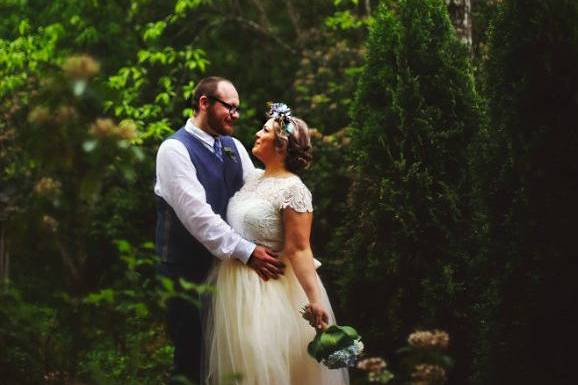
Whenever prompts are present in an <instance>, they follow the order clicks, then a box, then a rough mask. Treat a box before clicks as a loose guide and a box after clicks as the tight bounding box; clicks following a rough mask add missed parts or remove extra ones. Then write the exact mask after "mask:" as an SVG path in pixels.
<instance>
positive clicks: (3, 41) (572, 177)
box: [0, 0, 578, 385]
mask: <svg viewBox="0 0 578 385" xmlns="http://www.w3.org/2000/svg"><path fill="white" fill-rule="evenodd" d="M0 15H1V17H0V116H1V118H0V175H1V182H0V384H2V385H16V384H18V385H29V384H30V385H32V384H123V385H127V384H160V383H164V382H165V381H166V380H167V378H168V372H169V370H170V365H171V357H172V348H171V347H170V345H169V344H168V341H167V337H166V335H165V332H164V328H163V314H164V310H163V306H164V303H165V300H166V299H167V298H169V297H171V296H183V297H188V298H193V297H194V295H195V293H197V292H199V291H200V292H203V291H206V290H209V289H208V288H206V287H204V286H199V285H194V284H190V285H184V286H183V287H180V288H176V287H174V285H173V284H172V282H171V281H168V280H163V279H161V278H160V277H158V276H157V275H156V274H155V269H154V265H155V263H156V257H155V255H154V245H153V243H152V242H153V240H154V224H155V207H154V198H153V183H154V167H155V155H156V150H157V149H158V146H159V144H160V143H161V142H162V140H163V139H164V138H166V137H167V136H169V135H171V133H172V132H173V131H175V130H177V129H178V128H180V127H182V126H183V125H184V123H185V121H186V119H187V118H188V117H189V116H191V114H192V110H191V95H192V91H193V89H194V87H195V85H196V82H197V81H198V80H200V79H201V78H203V77H205V76H209V75H220V76H224V77H226V78H228V79H230V80H232V82H233V83H234V84H235V85H236V87H237V89H238V91H239V94H240V98H241V107H242V110H243V113H242V114H241V119H240V120H239V121H238V124H237V127H236V136H237V137H238V138H239V139H240V140H241V141H242V142H243V143H244V144H245V145H246V146H247V147H248V148H250V147H251V146H252V142H253V137H254V134H255V132H256V131H257V130H258V129H259V128H260V127H261V126H262V124H263V122H264V121H265V116H264V112H265V104H266V102H267V101H283V102H285V103H287V104H288V105H290V106H291V107H292V108H293V111H294V115H296V116H299V117H301V118H303V119H304V120H305V121H307V122H308V124H309V126H310V127H311V128H312V129H313V130H312V136H313V146H314V163H313V165H312V167H311V168H310V169H309V170H308V171H307V172H306V174H305V175H304V176H303V179H304V180H305V182H306V184H307V185H308V186H309V188H310V189H311V190H312V192H313V197H314V206H315V222H314V229H313V247H314V252H315V255H316V257H317V258H318V259H319V260H321V261H322V263H323V266H322V267H321V268H320V269H319V273H320V275H321V276H322V278H323V280H324V282H325V283H326V286H327V288H328V291H329V293H330V297H331V298H332V301H333V304H334V308H335V310H336V313H337V318H338V320H339V321H340V323H342V324H349V325H352V326H354V327H356V328H357V330H358V331H359V332H360V334H361V335H362V336H363V340H364V343H365V348H366V352H367V355H368V356H376V357H382V358H384V359H385V361H386V362H387V365H388V370H391V371H392V373H395V377H393V378H391V377H390V376H384V375H382V376H380V375H377V374H380V373H381V374H383V369H376V370H374V371H373V372H371V371H370V373H368V372H367V370H366V368H365V369H364V368H359V369H352V370H351V373H352V383H353V384H365V383H369V382H371V381H372V382H381V383H386V382H390V383H392V384H393V383H397V384H402V383H413V384H442V383H449V384H456V385H457V384H460V385H461V384H472V385H474V384H476V385H482V384H483V385H486V384H554V383H555V384H562V383H570V381H572V379H573V377H572V376H571V375H570V368H572V362H571V359H572V354H571V353H570V352H571V351H572V350H573V349H574V347H575V346H576V345H575V344H574V343H573V340H575V338H574V339H573V338H572V337H571V334H572V332H571V327H573V326H574V325H575V324H576V323H575V320H574V319H573V318H571V314H572V311H571V309H572V308H573V307H575V306H576V303H577V301H576V293H578V290H577V287H576V284H575V283H574V282H575V281H576V279H575V276H576V273H577V272H578V271H577V270H578V269H577V265H576V259H575V257H576V247H575V245H574V242H572V240H573V239H574V238H575V237H576V225H575V218H576V217H577V214H578V204H577V203H576V196H577V195H576V194H577V193H578V162H577V159H576V154H577V151H578V138H577V136H578V126H577V124H578V123H577V122H578V23H576V21H577V20H578V3H577V2H576V1H575V0H551V1H543V0H542V1H538V0H526V1H522V0H501V1H500V0H397V1H394V0H383V1H378V0H306V1H305V0H284V1H273V0H166V1H155V0H66V1H65V0H54V1H44V0H0ZM297 310H298V309H296V311H297ZM435 329H443V330H445V331H447V332H448V333H449V336H450V343H449V347H447V349H446V345H447V344H445V343H444V344H442V345H443V346H442V348H443V349H441V350H443V353H442V352H441V351H440V352H437V351H435V352H434V350H436V349H433V350H432V349H430V350H429V351H427V352H425V353H424V352H423V351H417V350H415V348H416V346H418V345H419V343H417V344H416V343H415V338H414V339H411V338H410V339H409V341H408V340H407V336H408V334H410V333H412V332H414V331H416V330H418V331H419V330H435ZM280 332H282V331H280ZM414 336H415V335H414ZM404 346H405V347H406V348H403V347H404ZM438 347H439V346H438ZM422 348H423V346H422ZM400 349H401V350H400ZM407 349H409V351H412V352H413V353H412V357H413V358H411V359H409V360H408V359H407V355H408V350H407ZM412 349H414V350H412ZM418 350H419V349H418ZM426 350H427V349H426ZM432 352H433V353H432ZM426 353H427V354H426ZM434 353H435V354H434ZM449 357H451V358H452V359H450V358H449ZM424 363H425V364H428V365H432V366H433V367H434V369H436V368H437V369H436V370H437V372H436V371H435V370H434V372H435V373H434V374H432V371H429V372H428V371H425V372H424V371H423V370H422V372H419V370H417V371H416V370H415V368H416V366H415V365H416V364H422V365H423V364H424ZM421 368H422V369H423V366H422V367H421ZM438 369H441V371H440V370H438ZM372 373H373V374H372ZM376 373H377V374H376ZM420 373H421V374H420ZM368 374H369V377H368Z"/></svg>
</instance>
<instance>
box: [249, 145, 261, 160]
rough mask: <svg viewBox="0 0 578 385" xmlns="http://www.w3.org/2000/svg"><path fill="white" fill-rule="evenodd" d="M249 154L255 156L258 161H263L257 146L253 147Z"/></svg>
mask: <svg viewBox="0 0 578 385" xmlns="http://www.w3.org/2000/svg"><path fill="white" fill-rule="evenodd" d="M251 153H252V154H253V155H254V156H255V158H257V159H259V160H260V161H263V159H261V153H260V151H259V148H258V147H257V146H253V148H252V149H251Z"/></svg>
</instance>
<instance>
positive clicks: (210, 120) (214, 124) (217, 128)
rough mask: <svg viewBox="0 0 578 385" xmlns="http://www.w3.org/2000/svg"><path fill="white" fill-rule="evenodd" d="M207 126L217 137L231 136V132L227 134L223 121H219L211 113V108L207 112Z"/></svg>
mask: <svg viewBox="0 0 578 385" xmlns="http://www.w3.org/2000/svg"><path fill="white" fill-rule="evenodd" d="M207 124H208V125H209V128H210V129H211V131H213V132H214V133H216V134H218V135H231V134H232V132H229V131H228V130H227V129H226V128H225V127H224V125H223V121H221V120H219V119H218V118H217V117H216V116H215V114H214V113H213V108H212V107H211V108H209V110H208V111H207Z"/></svg>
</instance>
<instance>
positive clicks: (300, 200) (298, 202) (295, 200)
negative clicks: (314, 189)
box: [279, 179, 313, 213]
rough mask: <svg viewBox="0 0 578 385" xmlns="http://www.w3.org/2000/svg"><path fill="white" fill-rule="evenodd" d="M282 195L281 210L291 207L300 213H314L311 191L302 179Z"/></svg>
mask: <svg viewBox="0 0 578 385" xmlns="http://www.w3.org/2000/svg"><path fill="white" fill-rule="evenodd" d="M282 195H283V196H282V199H281V204H280V207H279V208H280V209H281V210H283V209H285V208H287V207H290V208H292V209H293V210H295V211H297V212H299V213H305V212H312V211H313V203H312V197H311V191H309V189H308V188H307V186H305V184H304V183H303V182H302V181H301V180H300V179H297V180H296V182H295V183H292V184H291V185H290V186H288V187H287V189H286V190H285V191H284V192H283V194H282Z"/></svg>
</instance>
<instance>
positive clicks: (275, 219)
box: [206, 103, 349, 385]
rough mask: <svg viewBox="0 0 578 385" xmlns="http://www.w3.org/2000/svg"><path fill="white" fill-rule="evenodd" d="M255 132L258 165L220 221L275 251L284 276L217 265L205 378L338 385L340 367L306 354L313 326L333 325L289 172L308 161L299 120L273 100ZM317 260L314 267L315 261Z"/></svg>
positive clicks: (300, 192) (302, 196)
mask: <svg viewBox="0 0 578 385" xmlns="http://www.w3.org/2000/svg"><path fill="white" fill-rule="evenodd" d="M269 117H270V119H269V120H268V121H267V122H266V123H265V125H264V126H263V128H262V129H261V130H260V131H259V132H257V134H256V141H255V145H254V147H253V150H252V151H253V154H254V155H255V156H256V157H257V158H258V159H259V160H261V161H262V162H263V163H264V165H265V170H258V171H257V172H256V173H255V175H253V176H252V177H251V178H249V180H247V181H246V183H245V185H244V186H243V188H242V189H241V190H240V191H239V192H237V194H235V195H234V196H233V197H232V198H231V200H230V201H229V206H228V210H227V220H228V222H229V224H230V225H231V226H232V227H233V228H234V229H235V230H236V231H237V232H239V234H241V235H242V236H243V237H244V238H245V239H250V240H253V241H255V242H256V243H258V244H262V245H264V246H267V247H269V248H271V249H272V250H275V251H278V252H279V255H280V258H281V259H282V260H283V261H284V262H285V264H286V266H287V267H286V270H285V275H284V276H283V277H281V278H280V279H278V280H269V281H264V280H263V279H261V278H260V277H259V276H258V275H256V274H255V272H254V271H253V270H251V269H250V268H249V267H247V266H245V265H243V264H242V263H239V262H238V261H236V260H227V261H224V262H222V263H219V264H218V265H217V266H216V268H215V270H214V271H213V273H212V275H211V278H210V283H211V284H212V285H213V286H214V287H215V294H214V295H213V299H212V305H211V309H210V310H209V316H208V320H207V326H208V327H207V333H206V335H207V338H208V341H207V356H206V359H207V368H206V370H207V383H209V384H223V383H226V382H227V380H229V381H230V380H231V377H228V376H230V375H234V374H238V375H240V376H241V378H242V380H240V381H238V383H240V384H246V385H342V384H348V383H349V378H348V374H347V371H346V370H344V369H343V370H330V369H327V368H325V367H323V366H321V365H320V364H319V363H317V361H315V360H314V359H313V358H311V357H310V356H309V355H308V354H307V344H308V343H309V342H310V341H311V340H312V339H313V338H314V336H315V329H314V328H312V327H311V326H309V324H308V323H307V321H305V320H304V319H303V318H302V317H301V314H300V313H299V311H300V310H301V309H302V308H304V307H307V308H308V309H309V310H310V312H311V314H312V315H313V318H314V320H313V322H314V324H315V326H316V328H323V327H325V326H326V325H327V324H331V323H334V322H335V320H334V317H333V314H332V311H331V306H330V304H329V300H328V298H327V294H326V292H325V289H324V288H323V285H322V284H321V281H320V280H319V277H318V276H317V273H316V271H315V269H316V267H317V266H318V265H319V263H318V262H317V261H316V260H314V259H313V254H312V252H311V247H310V244H309V235H310V231H311V223H312V211H313V207H312V203H311V193H310V192H309V190H308V189H307V187H306V186H305V185H304V184H303V182H302V181H301V179H300V178H299V177H298V176H297V175H296V173H298V172H300V171H301V170H303V169H304V168H305V167H306V166H307V165H308V164H309V163H310V161H311V145H310V138H309V133H308V128H307V125H306V123H305V122H304V121H302V120H300V119H298V118H294V117H292V116H291V111H290V110H289V108H287V106H286V105H284V104H281V103H276V104H273V105H272V107H271V110H270V112H269ZM316 265H317V266H316Z"/></svg>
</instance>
